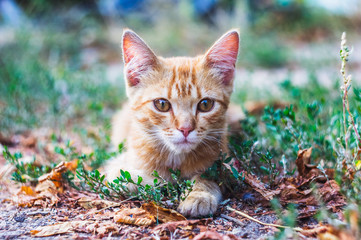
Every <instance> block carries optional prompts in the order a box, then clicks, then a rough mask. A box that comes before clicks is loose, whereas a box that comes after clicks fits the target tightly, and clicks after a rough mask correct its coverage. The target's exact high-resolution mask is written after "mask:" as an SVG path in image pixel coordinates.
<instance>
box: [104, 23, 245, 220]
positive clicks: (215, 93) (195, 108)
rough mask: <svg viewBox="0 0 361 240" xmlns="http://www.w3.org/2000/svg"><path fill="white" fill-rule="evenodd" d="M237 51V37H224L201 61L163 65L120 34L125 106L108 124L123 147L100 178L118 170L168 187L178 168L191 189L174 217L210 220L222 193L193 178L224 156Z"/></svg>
mask: <svg viewBox="0 0 361 240" xmlns="http://www.w3.org/2000/svg"><path fill="white" fill-rule="evenodd" d="M238 48H239V33H238V31H237V30H230V31H229V32H227V33H226V34H224V35H223V36H222V37H221V38H220V39H219V40H218V41H216V42H215V43H214V45H213V46H212V47H211V48H210V49H209V50H208V51H207V52H206V53H205V54H204V55H200V56H197V57H193V58H191V57H172V58H163V57H159V56H156V55H155V54H154V52H153V51H152V50H151V49H150V48H149V47H148V45H147V44H146V43H145V42H144V41H143V40H142V39H141V38H140V37H139V36H138V35H137V34H136V33H135V32H133V31H131V30H129V29H126V30H124V32H123V39H122V50H123V60H124V64H125V67H124V75H125V81H126V93H127V96H128V101H127V102H126V103H125V105H124V106H123V108H122V110H121V111H120V112H119V113H117V114H116V116H115V117H114V118H113V130H112V131H113V132H112V142H113V143H114V144H115V145H116V146H117V145H118V144H119V143H121V142H122V141H124V140H126V141H125V142H126V151H125V152H124V153H122V154H121V155H119V156H118V157H116V158H114V159H113V160H111V161H110V162H108V163H107V165H106V167H105V172H106V175H107V179H110V180H112V179H115V178H116V177H117V176H119V174H120V173H119V170H120V169H123V170H125V171H129V172H130V174H131V176H132V177H133V178H135V179H136V178H137V176H141V177H142V178H143V183H144V184H152V183H153V179H154V177H152V175H151V174H152V173H153V171H154V170H156V171H157V172H158V173H159V175H160V176H162V177H163V178H165V179H167V180H171V176H170V172H169V168H172V169H179V170H180V171H181V176H182V177H184V178H187V179H192V180H195V184H194V186H193V191H191V192H190V194H189V195H188V196H187V198H186V199H185V200H184V201H182V202H181V203H180V204H179V207H178V211H179V212H180V213H182V214H183V215H185V216H190V217H198V216H205V215H210V214H213V213H214V212H215V211H216V210H217V206H218V204H219V202H220V200H221V198H222V193H221V190H220V187H219V186H218V185H217V184H216V183H215V182H212V181H210V180H206V179H203V178H201V177H200V175H201V174H202V173H203V172H204V171H205V170H206V169H207V168H209V167H210V166H212V164H213V163H214V162H215V161H216V160H217V159H218V158H219V155H220V152H221V151H223V152H227V122H226V111H227V108H228V106H229V102H230V96H231V93H232V91H233V79H234V72H235V64H236V60H237V56H238ZM134 188H135V187H134V186H133V189H131V190H132V191H136V189H134Z"/></svg>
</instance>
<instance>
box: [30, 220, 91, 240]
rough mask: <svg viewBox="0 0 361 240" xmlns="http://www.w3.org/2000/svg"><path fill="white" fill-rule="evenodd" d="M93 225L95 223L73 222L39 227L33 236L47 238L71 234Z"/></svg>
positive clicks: (33, 232)
mask: <svg viewBox="0 0 361 240" xmlns="http://www.w3.org/2000/svg"><path fill="white" fill-rule="evenodd" d="M90 223H93V221H72V222H65V223H57V224H54V225H49V226H44V227H38V228H37V229H34V230H31V231H30V233H31V236H35V237H47V236H53V235H57V234H64V233H70V232H73V231H75V230H76V229H77V228H83V227H85V226H86V225H88V224H90Z"/></svg>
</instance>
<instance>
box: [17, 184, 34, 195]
mask: <svg viewBox="0 0 361 240" xmlns="http://www.w3.org/2000/svg"><path fill="white" fill-rule="evenodd" d="M20 191H21V192H24V193H25V194H26V195H30V196H33V195H35V193H34V190H33V189H32V188H31V187H30V186H21V188H20Z"/></svg>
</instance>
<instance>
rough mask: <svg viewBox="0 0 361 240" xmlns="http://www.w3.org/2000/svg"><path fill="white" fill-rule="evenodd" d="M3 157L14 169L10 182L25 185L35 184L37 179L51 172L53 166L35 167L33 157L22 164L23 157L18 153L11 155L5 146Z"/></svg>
mask: <svg viewBox="0 0 361 240" xmlns="http://www.w3.org/2000/svg"><path fill="white" fill-rule="evenodd" d="M3 156H4V158H5V160H6V161H8V162H9V163H10V164H12V165H13V166H14V167H15V171H14V172H13V173H12V175H11V176H12V180H14V181H17V182H21V183H25V182H30V183H37V181H38V178H39V177H41V176H42V175H44V174H45V173H48V172H50V171H51V169H52V168H53V167H54V166H46V165H41V166H38V165H35V164H34V161H35V157H34V158H33V160H32V161H31V162H28V163H24V162H23V161H21V158H22V157H23V155H22V154H21V153H20V152H16V153H14V154H11V153H10V151H9V149H8V148H7V147H6V146H5V147H4V151H3Z"/></svg>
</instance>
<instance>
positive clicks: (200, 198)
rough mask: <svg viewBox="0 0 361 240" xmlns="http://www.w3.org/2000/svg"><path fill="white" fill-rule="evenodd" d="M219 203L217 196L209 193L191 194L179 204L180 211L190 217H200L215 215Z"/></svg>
mask: <svg viewBox="0 0 361 240" xmlns="http://www.w3.org/2000/svg"><path fill="white" fill-rule="evenodd" d="M217 206H218V201H217V198H216V197H215V196H213V195H212V194H210V193H208V192H198V191H196V192H191V193H190V194H189V195H188V197H187V198H186V199H185V200H184V201H183V202H181V203H180V204H179V207H178V211H179V212H180V213H181V214H183V215H185V216H190V217H199V216H206V215H210V214H213V213H214V212H215V211H216V210H217Z"/></svg>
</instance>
